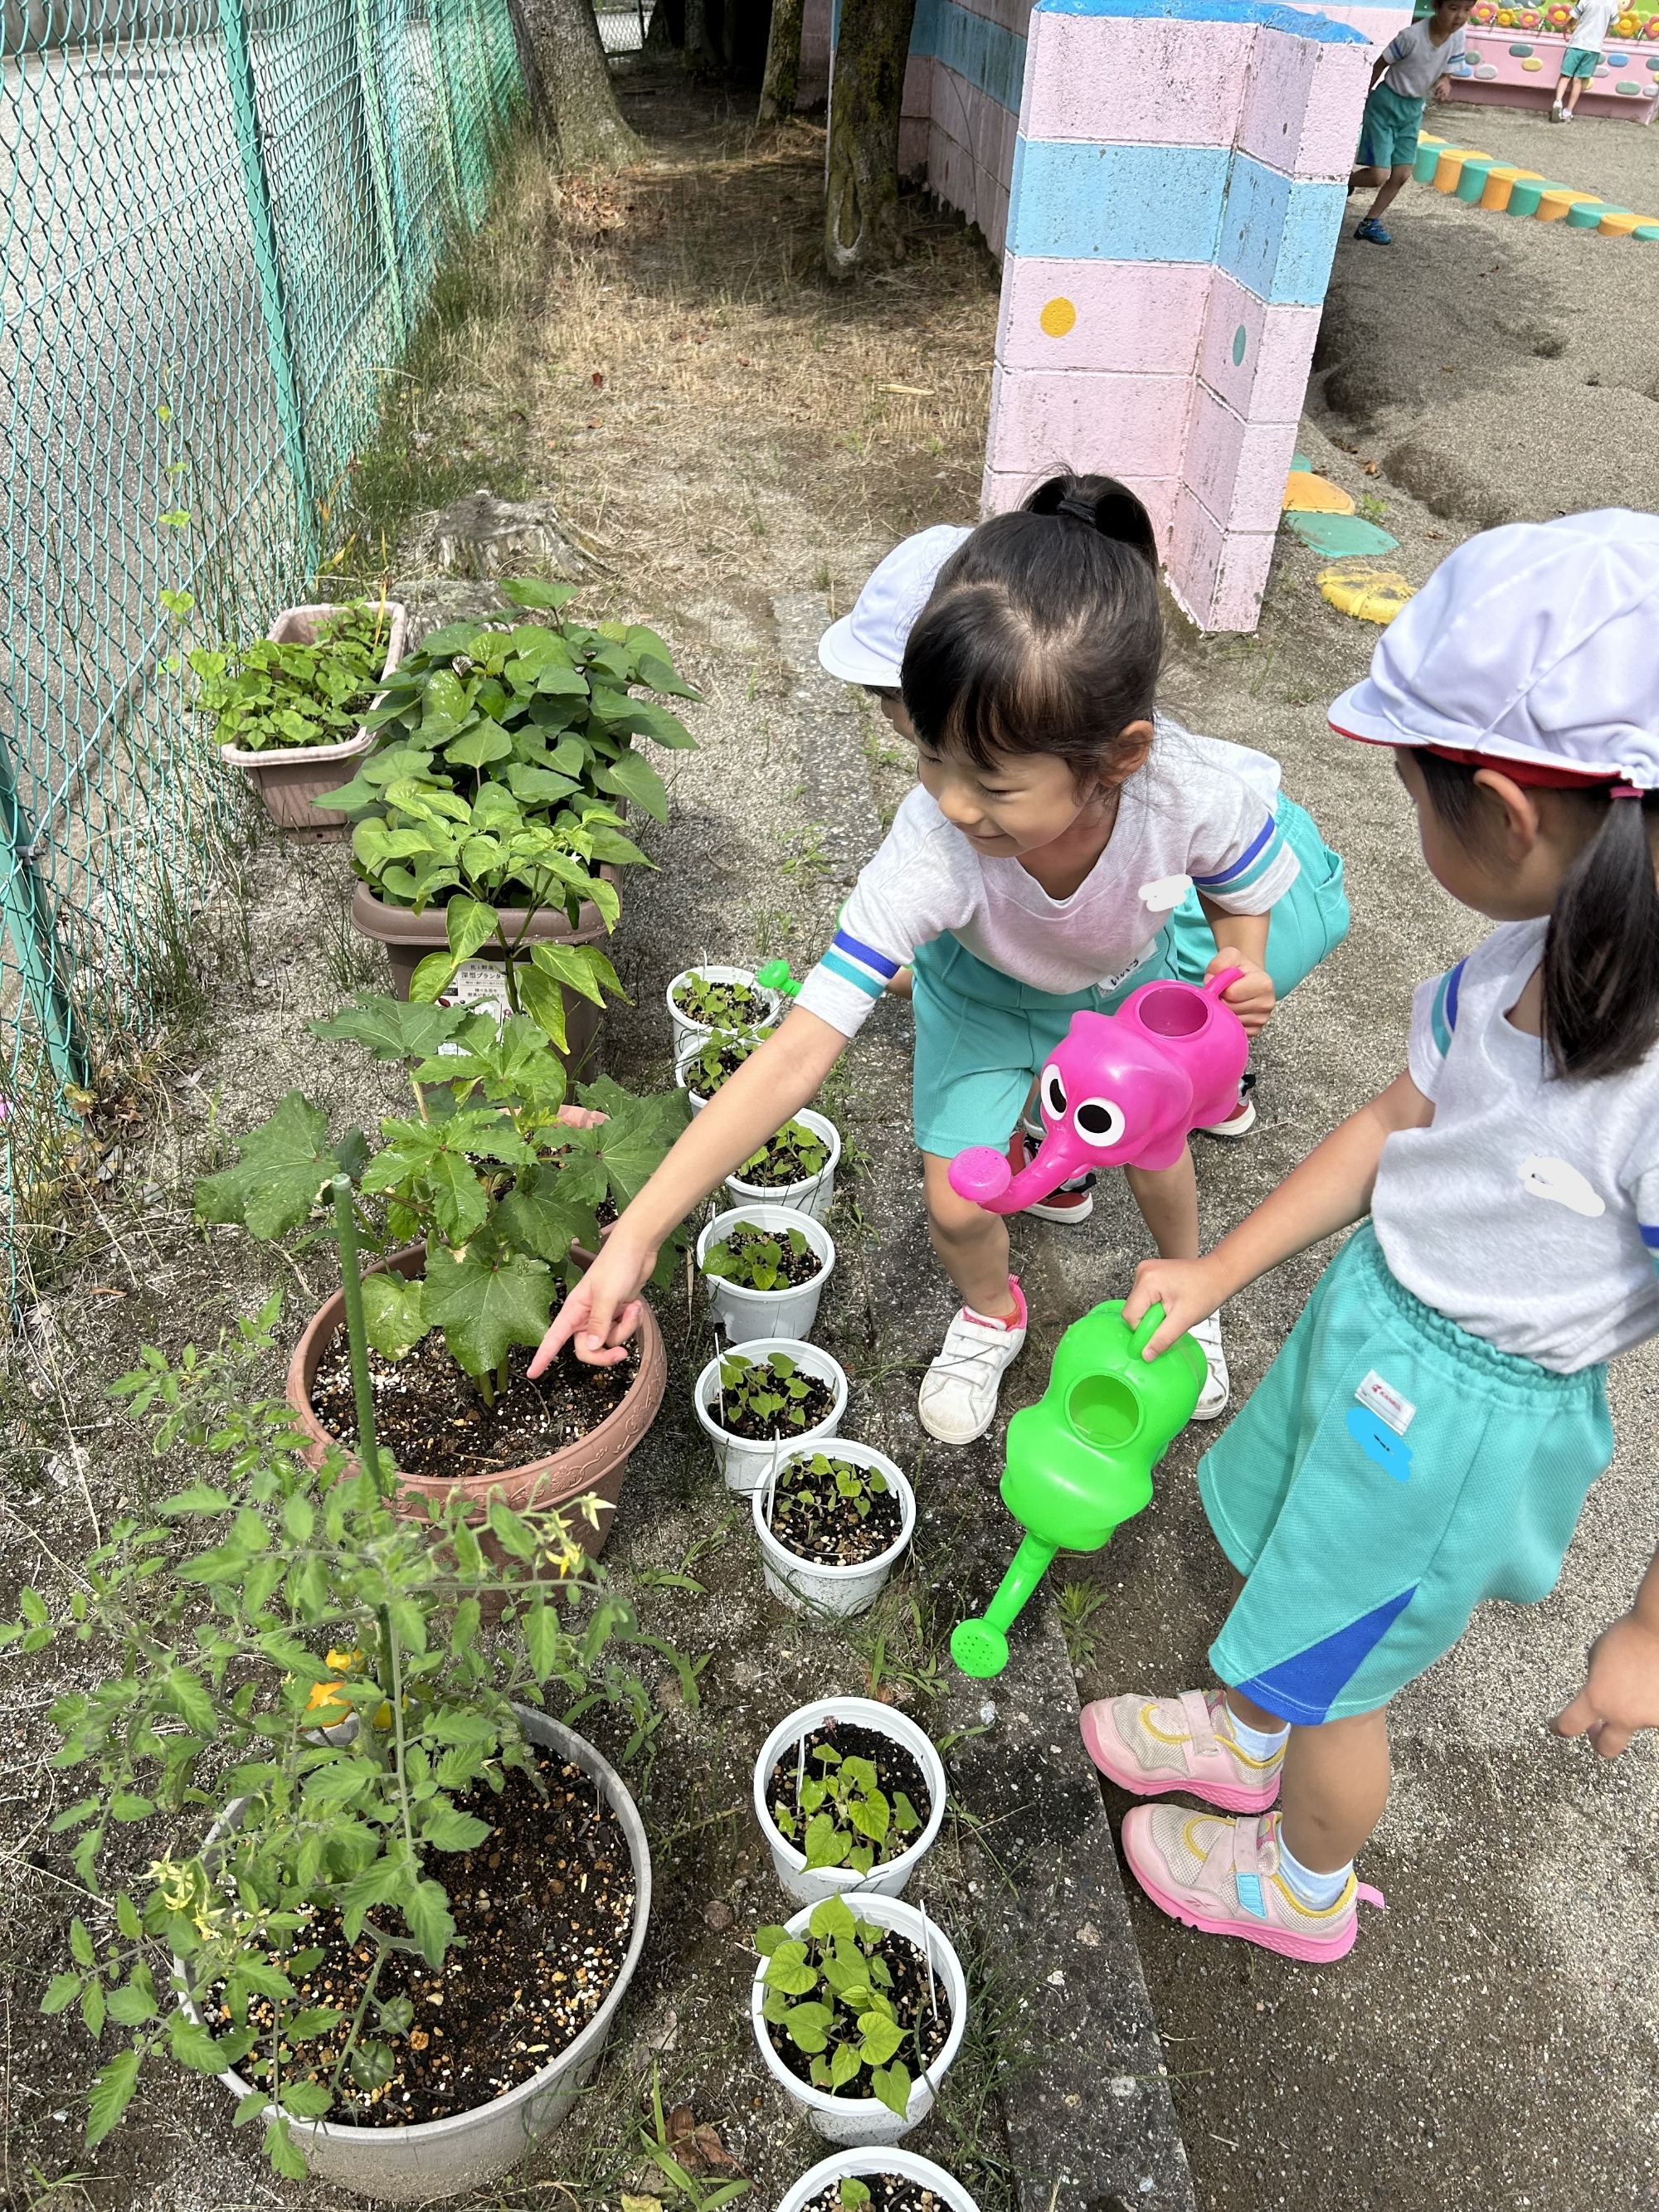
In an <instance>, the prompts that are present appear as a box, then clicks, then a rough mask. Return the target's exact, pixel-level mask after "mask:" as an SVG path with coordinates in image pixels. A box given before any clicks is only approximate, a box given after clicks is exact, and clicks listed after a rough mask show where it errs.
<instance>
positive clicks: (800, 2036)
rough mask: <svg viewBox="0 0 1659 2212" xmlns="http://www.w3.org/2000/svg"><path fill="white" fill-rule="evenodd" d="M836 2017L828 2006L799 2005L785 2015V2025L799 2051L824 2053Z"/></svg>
mask: <svg viewBox="0 0 1659 2212" xmlns="http://www.w3.org/2000/svg"><path fill="white" fill-rule="evenodd" d="M835 2017H836V2015H835V2014H834V2013H833V2012H832V2011H831V2010H830V2009H829V2006H828V2005H827V2004H799V2005H795V2006H793V2007H792V2008H791V2009H790V2010H789V2012H788V2013H787V2014H786V2015H785V2016H784V2022H783V2024H784V2027H786V2028H787V2030H788V2032H789V2037H790V2040H791V2041H792V2042H793V2044H794V2045H795V2047H796V2049H797V2050H798V2051H822V2050H823V2048H824V2046H825V2045H826V2044H827V2043H828V2042H829V2027H830V2026H831V2024H832V2023H833V2021H834V2020H835Z"/></svg>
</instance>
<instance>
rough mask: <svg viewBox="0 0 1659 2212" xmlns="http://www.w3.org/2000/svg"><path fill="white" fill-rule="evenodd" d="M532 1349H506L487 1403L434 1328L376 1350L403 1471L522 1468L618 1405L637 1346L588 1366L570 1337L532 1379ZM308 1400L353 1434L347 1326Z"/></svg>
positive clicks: (375, 1380)
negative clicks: (395, 1347) (410, 1344)
mask: <svg viewBox="0 0 1659 2212" xmlns="http://www.w3.org/2000/svg"><path fill="white" fill-rule="evenodd" d="M531 1358H532V1352H531V1351H530V1350H528V1349H527V1348H526V1347H525V1346H519V1345H515V1346H513V1350H512V1351H511V1352H509V1353H508V1354H507V1370H508V1376H509V1380H508V1383H507V1388H506V1389H505V1390H498V1391H497V1392H496V1393H495V1404H494V1405H493V1406H487V1405H486V1404H485V1403H484V1401H483V1396H482V1395H481V1394H480V1392H479V1390H478V1388H477V1384H476V1383H474V1382H473V1380H472V1378H471V1376H470V1375H469V1374H468V1373H467V1372H466V1370H465V1368H464V1367H462V1366H460V1365H459V1363H458V1362H457V1361H456V1359H455V1358H454V1356H453V1353H452V1352H450V1350H449V1347H448V1346H447V1345H446V1344H445V1342H444V1340H443V1337H442V1334H441V1332H440V1331H439V1330H437V1329H434V1330H433V1332H432V1334H430V1335H429V1336H424V1337H422V1339H421V1341H420V1342H419V1343H418V1344H417V1345H416V1347H415V1349H414V1350H413V1351H412V1352H410V1353H409V1354H408V1355H407V1357H406V1358H403V1359H387V1358H383V1357H382V1355H381V1354H380V1352H370V1353H369V1355H368V1374H369V1386H370V1388H371V1389H372V1390H373V1392H374V1431H375V1437H376V1440H377V1442H378V1443H380V1447H381V1449H382V1450H385V1451H388V1452H390V1453H391V1455H392V1459H393V1460H394V1462H396V1464H397V1465H398V1467H399V1468H401V1469H402V1471H403V1472H404V1474H416V1475H441V1476H443V1477H445V1478H446V1479H447V1480H451V1481H453V1480H460V1479H462V1478H465V1477H466V1476H469V1475H480V1474H499V1473H500V1472H501V1469H502V1468H509V1467H526V1466H528V1465H529V1463H530V1462H532V1460H538V1459H546V1458H547V1457H548V1456H549V1455H550V1454H551V1453H553V1452H556V1451H561V1450H562V1449H563V1448H564V1447H565V1445H567V1444H574V1443H580V1440H581V1438H582V1437H585V1436H586V1435H588V1434H589V1432H590V1431H592V1430H594V1429H596V1428H598V1426H599V1423H600V1422H601V1421H602V1420H604V1419H605V1416H606V1414H607V1413H615V1412H616V1410H617V1407H618V1406H620V1405H621V1403H622V1401H623V1398H624V1397H626V1395H628V1389H629V1384H630V1383H632V1382H633V1380H634V1377H635V1374H636V1373H637V1372H638V1369H639V1352H638V1351H637V1349H636V1348H635V1347H633V1346H630V1347H629V1356H628V1358H626V1359H624V1360H622V1361H620V1362H619V1363H618V1364H617V1365H616V1366H615V1367H585V1366H584V1365H583V1364H582V1363H581V1362H580V1360H579V1359H578V1358H576V1356H575V1354H574V1352H572V1351H571V1349H570V1347H569V1346H568V1345H567V1346H565V1348H564V1350H563V1351H562V1352H560V1354H559V1356H558V1358H556V1360H555V1361H554V1363H553V1364H552V1365H551V1367H550V1368H549V1369H548V1370H547V1372H546V1373H545V1374H544V1375H541V1376H538V1377H537V1379H536V1380H535V1382H533V1383H532V1381H531V1380H530V1378H529V1374H528V1371H527V1370H528V1369H529V1366H530V1362H531ZM311 1409H312V1411H313V1413H315V1414H316V1416H317V1419H319V1421H320V1422H321V1423H322V1425H323V1426H324V1427H325V1429H326V1430H327V1431H328V1433H329V1434H330V1436H331V1437H334V1438H335V1439H336V1440H337V1442H338V1443H343V1444H347V1445H350V1444H355V1443H356V1441H357V1405H356V1399H355V1398H354V1397H353V1395H352V1390H351V1356H350V1352H349V1348H348V1346H347V1342H346V1333H345V1329H344V1327H343V1326H342V1327H340V1328H337V1330H336V1331H335V1333H334V1334H333V1335H332V1336H331V1338H330V1339H329V1340H328V1344H327V1346H326V1347H325V1351H324V1352H323V1356H322V1358H321V1360H320V1362H319V1364H318V1368H317V1379H316V1381H315V1382H314V1383H313V1384H312V1386H311Z"/></svg>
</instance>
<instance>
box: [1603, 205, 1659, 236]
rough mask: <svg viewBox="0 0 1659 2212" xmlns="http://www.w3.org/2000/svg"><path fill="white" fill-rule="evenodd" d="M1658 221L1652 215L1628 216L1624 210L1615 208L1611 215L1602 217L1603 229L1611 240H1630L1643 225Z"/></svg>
mask: <svg viewBox="0 0 1659 2212" xmlns="http://www.w3.org/2000/svg"><path fill="white" fill-rule="evenodd" d="M1655 220H1656V217H1654V216H1650V215H1626V212H1625V210H1623V209H1622V208H1615V209H1614V210H1613V213H1612V214H1611V215H1604V216H1602V218H1601V229H1602V230H1603V231H1604V232H1605V233H1606V234H1607V236H1608V237H1609V238H1628V237H1629V236H1630V234H1631V233H1632V231H1633V230H1636V229H1638V228H1640V226H1641V225H1642V224H1643V223H1644V222H1654V221H1655Z"/></svg>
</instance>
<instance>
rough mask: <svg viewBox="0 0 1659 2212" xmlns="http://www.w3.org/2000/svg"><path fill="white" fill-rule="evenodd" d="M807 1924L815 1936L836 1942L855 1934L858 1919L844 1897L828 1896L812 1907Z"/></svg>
mask: <svg viewBox="0 0 1659 2212" xmlns="http://www.w3.org/2000/svg"><path fill="white" fill-rule="evenodd" d="M807 1925H808V1927H809V1928H810V1929H811V1932H812V1934H813V1935H814V1936H821V1937H828V1938H829V1940H830V1941H831V1942H836V1941H839V1940H840V1939H842V1937H845V1936H851V1935H853V1934H854V1931H855V1930H856V1929H857V1927H858V1921H857V1919H856V1918H855V1917H854V1912H853V1908H852V1906H851V1905H848V1902H847V1899H845V1898H844V1897H826V1898H823V1899H820V1900H819V1902H818V1903H817V1905H814V1906H813V1907H812V1917H811V1920H810V1921H809V1922H808V1923H807Z"/></svg>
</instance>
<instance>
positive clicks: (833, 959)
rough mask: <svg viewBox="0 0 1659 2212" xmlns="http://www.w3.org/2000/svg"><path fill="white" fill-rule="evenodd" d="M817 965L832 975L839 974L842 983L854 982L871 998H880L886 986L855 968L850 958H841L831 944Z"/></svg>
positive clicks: (860, 969)
mask: <svg viewBox="0 0 1659 2212" xmlns="http://www.w3.org/2000/svg"><path fill="white" fill-rule="evenodd" d="M818 965H819V967H820V968H827V969H829V973H830V974H831V975H839V976H840V977H841V980H842V982H843V983H856V984H857V985H858V987H859V988H860V991H862V992H864V993H865V994H866V996H867V997H869V998H872V999H878V998H880V996H881V994H882V992H883V991H884V988H885V985H884V984H881V983H878V981H876V979H875V977H874V976H873V975H866V974H865V972H864V970H863V969H862V968H855V967H854V965H853V963H852V962H851V961H850V960H843V959H842V957H841V955H840V953H839V952H837V951H836V948H835V946H834V945H831V946H830V948H829V951H827V952H826V953H825V954H824V956H823V959H822V960H820V961H819V963H818Z"/></svg>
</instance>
